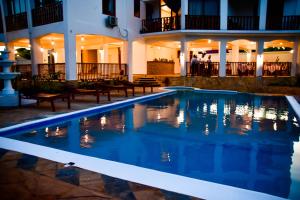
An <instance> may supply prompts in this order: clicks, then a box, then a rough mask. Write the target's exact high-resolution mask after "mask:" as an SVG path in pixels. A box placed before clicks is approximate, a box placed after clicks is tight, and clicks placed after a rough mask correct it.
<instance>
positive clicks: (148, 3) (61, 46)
mask: <svg viewBox="0 0 300 200" xmlns="http://www.w3.org/2000/svg"><path fill="white" fill-rule="evenodd" d="M0 2H1V4H0V6H1V16H2V24H1V28H2V30H1V28H0V32H1V34H0V40H1V42H2V46H4V45H5V46H6V47H7V48H8V49H9V50H10V52H11V55H10V56H11V59H16V60H17V65H20V66H22V65H23V67H24V65H26V66H27V68H28V66H30V70H31V72H30V73H32V74H33V75H37V74H49V73H52V72H60V73H61V74H62V76H63V78H65V79H66V80H78V79H99V78H113V77H118V75H120V74H121V75H126V76H128V78H129V80H133V79H134V77H135V76H140V75H143V76H144V75H161V76H186V75H191V69H190V63H189V62H190V60H191V58H192V56H194V55H195V56H197V58H198V60H201V61H200V62H203V63H204V65H205V63H207V60H209V61H212V63H213V66H214V67H213V72H210V73H211V74H210V75H213V76H219V77H225V76H254V77H255V76H295V75H296V74H300V50H299V47H300V46H299V45H300V41H299V39H300V0H254V1H253V0H247V1H243V3H241V1H238V0H178V1H168V0H141V1H140V0H126V1H124V0H85V1H82V0H1V1H0ZM22 48H23V49H24V48H25V49H27V50H30V51H31V58H30V59H28V60H27V61H26V62H25V61H24V60H22V59H21V58H20V57H22V55H21V53H20V52H19V51H20V49H22ZM22 61H23V63H22ZM201 73H202V72H201ZM201 73H200V72H199V74H198V73H196V75H202V74H201Z"/></svg>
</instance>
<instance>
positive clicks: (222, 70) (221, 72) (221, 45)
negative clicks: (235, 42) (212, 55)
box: [219, 39, 227, 77]
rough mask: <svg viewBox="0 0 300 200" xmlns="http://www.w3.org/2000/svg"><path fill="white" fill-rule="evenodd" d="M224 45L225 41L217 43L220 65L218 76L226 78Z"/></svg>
mask: <svg viewBox="0 0 300 200" xmlns="http://www.w3.org/2000/svg"><path fill="white" fill-rule="evenodd" d="M226 44H227V39H221V40H220V42H219V56H220V65H219V76H220V77H225V76H226Z"/></svg>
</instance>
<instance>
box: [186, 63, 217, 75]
mask: <svg viewBox="0 0 300 200" xmlns="http://www.w3.org/2000/svg"><path fill="white" fill-rule="evenodd" d="M219 65H220V63H219V62H210V63H209V62H200V63H198V64H197V65H196V66H195V67H194V69H193V68H192V66H191V63H190V62H186V75H187V76H219Z"/></svg>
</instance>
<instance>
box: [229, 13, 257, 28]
mask: <svg viewBox="0 0 300 200" xmlns="http://www.w3.org/2000/svg"><path fill="white" fill-rule="evenodd" d="M258 24H259V17H258V16H228V30H258Z"/></svg>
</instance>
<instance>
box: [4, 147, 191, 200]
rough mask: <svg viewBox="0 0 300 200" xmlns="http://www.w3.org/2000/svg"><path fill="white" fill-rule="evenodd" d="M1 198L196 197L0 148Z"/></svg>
mask: <svg viewBox="0 0 300 200" xmlns="http://www.w3.org/2000/svg"><path fill="white" fill-rule="evenodd" d="M0 177H1V178H0V192H1V200H12V199H18V200H23V199H24V200H27V199H28V200H37V199H43V200H52V199H61V200H62V199H79V200H83V199H85V200H96V199H97V200H98V199H126V200H127V199H128V200H130V199H133V200H135V199H136V200H153V199H161V200H177V199H178V200H182V199H183V200H185V199H187V200H196V199H197V198H194V197H189V196H186V195H182V194H177V193H174V192H169V191H165V190H161V189H158V188H153V187H149V186H145V185H141V184H137V183H133V182H129V181H125V180H121V179H117V178H113V177H109V176H106V175H103V174H98V173H95V172H91V171H88V170H84V169H81V168H78V167H73V166H70V165H65V164H62V163H57V162H53V161H50V160H46V159H43V158H38V157H35V156H31V155H27V154H22V153H18V152H13V151H7V150H4V149H0Z"/></svg>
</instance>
